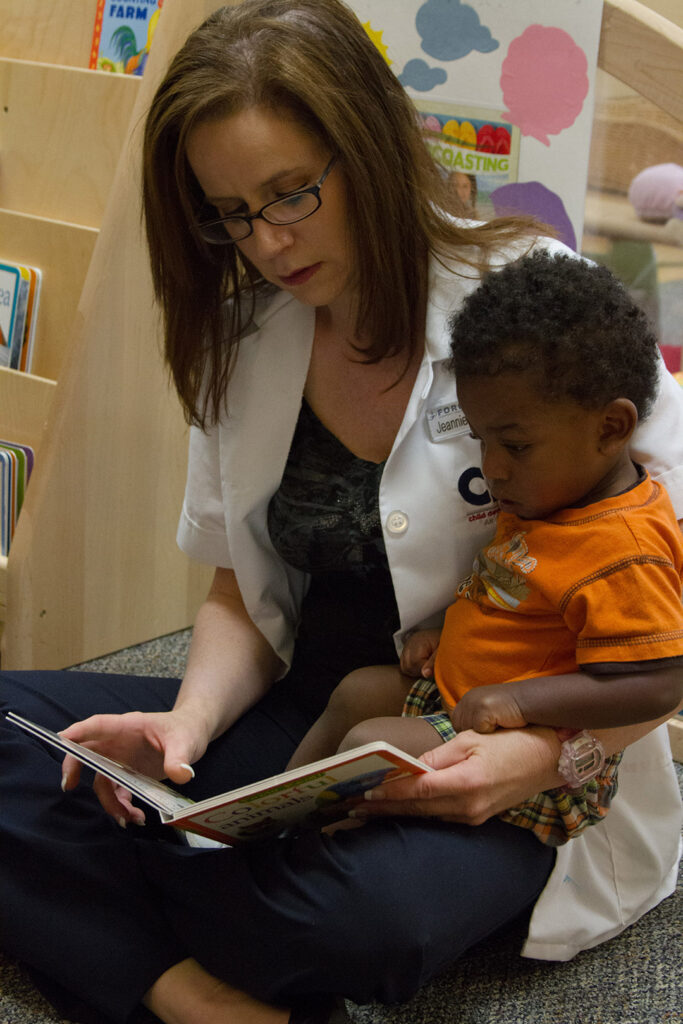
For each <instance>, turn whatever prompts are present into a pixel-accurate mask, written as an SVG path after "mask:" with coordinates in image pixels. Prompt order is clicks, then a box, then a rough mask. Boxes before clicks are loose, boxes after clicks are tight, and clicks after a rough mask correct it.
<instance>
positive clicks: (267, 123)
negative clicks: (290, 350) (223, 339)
mask: <svg viewBox="0 0 683 1024" xmlns="http://www.w3.org/2000/svg"><path fill="white" fill-rule="evenodd" d="M332 156H333V154H332V153H330V152H329V151H328V150H327V149H326V148H323V147H321V146H320V145H319V144H318V143H317V141H316V140H315V139H314V138H312V137H311V136H310V135H309V134H307V133H306V132H305V131H303V130H302V129H301V127H300V126H299V125H298V124H296V123H295V122H294V121H292V120H291V118H290V117H288V116H286V115H281V114H277V113H274V112H273V111H270V110H266V109H263V108H261V107H252V108H250V109H247V110H243V111H241V112H240V113H238V114H234V115H232V116H231V117H227V118H224V119H223V120H218V121H207V122H203V123H201V124H199V125H198V126H197V127H196V128H194V129H193V130H192V131H191V133H190V135H189V137H188V143H187V158H188V160H189V162H190V166H191V167H192V170H193V172H194V174H195V177H196V178H197V181H198V182H199V184H200V186H201V188H202V190H203V192H204V194H205V196H206V198H207V200H208V201H209V202H210V203H211V204H212V205H213V206H215V207H216V209H217V210H218V212H219V215H220V216H223V217H226V216H228V215H229V214H237V215H239V214H243V213H257V212H258V211H259V210H260V209H261V208H262V207H263V206H264V205H265V204H266V203H270V202H273V200H275V199H281V198H282V197H283V196H284V195H286V194H287V193H290V192H294V191H296V190H298V189H302V188H309V187H310V186H311V185H315V184H316V182H317V181H318V179H319V178H320V176H321V175H322V173H323V171H324V170H325V167H326V166H327V164H328V163H329V161H330V159H331V157H332ZM320 199H321V200H322V203H321V206H320V207H319V209H318V210H316V212H315V213H313V214H311V216H310V217H307V218H306V219H305V220H301V221H298V222H296V223H294V224H269V223H268V222H267V221H265V220H263V219H261V218H259V219H258V220H254V221H252V226H253V232H252V234H251V235H249V237H248V238H245V239H243V240H242V241H240V242H238V243H235V244H237V246H238V248H239V249H240V250H241V252H242V253H243V254H244V256H245V257H246V258H247V259H248V260H249V261H250V262H251V263H253V264H254V266H255V267H256V268H257V269H258V270H259V271H260V272H261V274H263V276H264V278H265V279H266V280H267V281H270V282H272V283H273V284H275V285H277V287H278V288H282V289H283V290H285V291H288V292H291V294H292V295H295V296H296V298H297V299H299V300H300V301H301V302H304V303H305V304H306V305H310V306H316V307H318V306H328V307H333V306H334V305H335V304H340V303H345V304H347V305H348V303H349V302H350V301H352V300H353V298H354V294H355V288H354V286H353V285H352V279H353V263H354V261H353V257H352V245H351V239H350V236H349V231H348V227H347V223H348V219H347V215H346V190H345V183H344V180H343V178H342V174H341V171H340V169H339V165H338V164H337V163H335V164H334V165H333V167H332V169H331V171H330V172H329V174H328V176H327V177H326V178H325V181H324V182H323V184H322V186H321V189H320Z"/></svg>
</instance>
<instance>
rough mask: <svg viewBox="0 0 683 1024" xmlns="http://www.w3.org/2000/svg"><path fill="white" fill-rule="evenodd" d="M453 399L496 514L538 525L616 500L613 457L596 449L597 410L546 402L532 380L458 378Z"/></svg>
mask: <svg viewBox="0 0 683 1024" xmlns="http://www.w3.org/2000/svg"><path fill="white" fill-rule="evenodd" d="M458 397H459V399H460V404H461V406H462V410H463V412H464V414H465V416H466V417H467V420H468V422H469V424H470V428H471V430H472V435H473V437H475V438H477V440H479V441H480V442H481V465H482V472H483V474H484V476H485V477H486V480H487V482H488V485H489V489H490V491H491V494H492V495H493V497H495V498H496V499H497V500H498V502H499V504H500V507H501V509H502V510H503V511H506V512H513V513H514V514H515V515H517V516H519V517H520V518H522V519H545V518H546V517H547V516H549V515H551V513H553V512H556V511H558V510H559V509H563V508H569V507H571V506H575V505H581V504H587V503H588V502H589V501H597V500H599V499H600V498H601V497H604V496H607V494H611V493H615V492H614V491H613V490H611V489H609V488H610V487H611V485H613V483H614V476H613V470H614V463H615V458H614V454H613V453H612V454H611V455H610V456H607V455H605V454H604V452H603V451H602V450H601V448H602V447H603V446H602V445H601V436H602V429H603V422H604V413H603V410H591V409H585V408H583V406H580V405H578V404H577V403H576V402H574V401H573V400H572V399H569V398H567V399H561V400H557V399H553V400H549V401H546V400H545V398H544V397H543V394H542V392H540V391H539V388H538V386H537V385H536V384H535V382H534V376H533V374H532V373H505V374H500V375H499V376H496V377H465V378H464V379H463V380H462V381H459V382H458ZM629 464H630V463H629Z"/></svg>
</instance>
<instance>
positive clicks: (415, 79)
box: [398, 57, 448, 92]
mask: <svg viewBox="0 0 683 1024" xmlns="http://www.w3.org/2000/svg"><path fill="white" fill-rule="evenodd" d="M447 78H448V75H447V74H446V72H445V71H444V69H443V68H432V67H430V66H429V64H427V63H426V61H424V60H422V59H421V58H418V57H416V58H414V59H413V60H409V61H408V63H407V64H406V66H405V67H404V69H403V71H402V72H401V74H400V75H399V76H398V80H399V82H400V83H401V85H410V86H411V87H412V88H413V89H417V90H418V91H419V92H427V91H428V90H429V89H433V88H434V86H435V85H443V83H444V82H445V81H446V79H447Z"/></svg>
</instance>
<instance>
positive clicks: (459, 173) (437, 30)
mask: <svg viewBox="0 0 683 1024" xmlns="http://www.w3.org/2000/svg"><path fill="white" fill-rule="evenodd" d="M351 6H352V7H353V9H354V10H355V11H356V13H357V14H358V16H359V18H360V20H361V21H362V23H363V25H364V26H365V30H366V32H367V33H368V35H369V36H370V38H371V39H372V40H373V42H374V43H375V45H376V46H377V48H378V49H379V51H380V53H382V55H383V57H384V59H385V60H386V61H387V63H388V64H389V66H390V67H391V69H392V71H393V72H394V73H395V74H396V76H397V77H398V79H399V81H400V82H401V83H402V84H403V86H404V87H405V89H406V91H407V92H408V94H409V95H410V96H411V98H412V99H413V101H414V103H415V105H416V106H417V108H418V110H419V112H420V116H421V118H422V122H423V128H424V131H425V142H426V144H427V145H428V146H429V148H430V150H431V152H432V155H433V156H434V158H435V159H436V161H437V163H438V164H439V166H440V168H441V170H442V173H444V174H445V175H448V176H449V180H451V179H452V181H453V184H454V187H455V188H456V189H459V188H461V187H462V188H463V197H464V198H465V199H469V200H470V201H473V202H474V204H475V207H476V214H477V215H478V216H479V217H482V218H486V217H490V216H493V215H497V214H503V213H506V212H524V213H532V214H535V215H536V216H537V217H539V218H540V219H541V220H543V221H545V222H546V223H549V224H551V225H552V226H553V227H554V228H555V230H556V231H557V234H558V237H559V238H560V239H561V240H562V241H563V242H565V243H566V244H567V245H569V246H571V247H572V248H573V249H579V248H580V245H581V234H582V231H583V211H584V200H585V192H586V180H587V174H588V157H589V149H590V135H591V127H592V120H593V104H594V91H595V75H596V66H597V55H598V46H599V41H600V25H601V20H602V0H469V2H467V3H465V2H462V0H401V2H400V3H397V2H396V0H351ZM466 179H468V180H469V188H468V183H467V181H466Z"/></svg>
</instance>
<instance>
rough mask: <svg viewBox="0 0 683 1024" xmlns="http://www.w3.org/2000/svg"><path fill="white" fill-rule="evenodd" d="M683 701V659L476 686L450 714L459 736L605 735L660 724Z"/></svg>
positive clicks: (667, 659)
mask: <svg viewBox="0 0 683 1024" xmlns="http://www.w3.org/2000/svg"><path fill="white" fill-rule="evenodd" d="M615 667H616V666H615ZM596 668H597V669H599V666H596ZM610 668H612V666H611V665H610ZM681 699H683V658H665V659H661V661H650V662H647V661H644V662H641V667H640V668H639V669H638V670H637V671H633V672H630V671H622V672H620V673H615V672H610V673H605V674H602V672H600V671H599V670H598V671H595V672H592V673H591V672H572V673H571V674H568V675H561V676H539V677H537V678H535V679H519V680H514V681H512V682H509V683H502V684H497V685H492V686H476V687H474V688H473V689H472V690H470V691H469V693H466V694H465V696H464V697H463V698H462V699H461V700H460V701H458V703H457V705H456V706H455V707H454V708H452V709H449V714H450V717H451V721H452V722H453V726H454V728H455V729H457V730H458V731H463V730H465V729H474V730H475V732H493V731H494V729H496V728H498V727H503V728H507V729H515V728H520V727H521V726H523V725H528V724H533V725H552V726H556V727H558V728H567V729H609V728H615V727H617V726H622V725H632V724H634V723H636V722H650V721H652V720H653V719H655V718H660V717H661V716H662V715H666V714H668V713H669V712H672V711H674V710H675V709H676V708H677V707H678V705H679V704H680V702H681Z"/></svg>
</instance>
